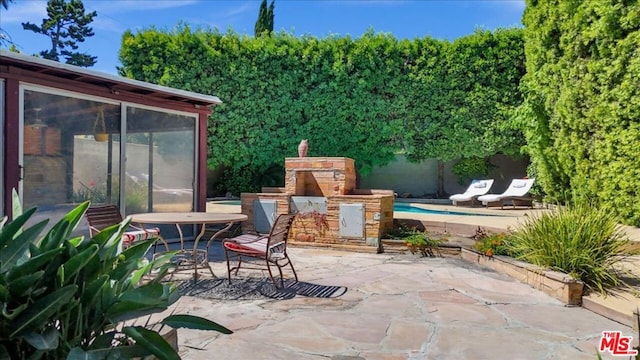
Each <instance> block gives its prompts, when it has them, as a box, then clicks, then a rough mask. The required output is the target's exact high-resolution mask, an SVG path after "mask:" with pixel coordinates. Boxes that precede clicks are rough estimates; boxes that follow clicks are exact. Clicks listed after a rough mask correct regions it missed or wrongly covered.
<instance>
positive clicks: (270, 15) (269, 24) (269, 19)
mask: <svg viewBox="0 0 640 360" xmlns="http://www.w3.org/2000/svg"><path fill="white" fill-rule="evenodd" d="M274 3H275V0H272V1H271V5H269V11H268V12H267V30H269V34H271V33H272V32H273V9H274V8H275V4H274Z"/></svg>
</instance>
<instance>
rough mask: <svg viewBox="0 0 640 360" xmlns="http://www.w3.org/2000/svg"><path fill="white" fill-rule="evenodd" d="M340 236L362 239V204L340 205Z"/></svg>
mask: <svg viewBox="0 0 640 360" xmlns="http://www.w3.org/2000/svg"><path fill="white" fill-rule="evenodd" d="M340 236H343V237H352V238H364V204H340Z"/></svg>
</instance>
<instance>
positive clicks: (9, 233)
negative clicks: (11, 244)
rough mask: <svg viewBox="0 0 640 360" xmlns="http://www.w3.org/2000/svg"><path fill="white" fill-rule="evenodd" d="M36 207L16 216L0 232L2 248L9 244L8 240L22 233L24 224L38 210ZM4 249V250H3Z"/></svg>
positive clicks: (0, 245) (0, 246) (0, 247)
mask: <svg viewBox="0 0 640 360" xmlns="http://www.w3.org/2000/svg"><path fill="white" fill-rule="evenodd" d="M36 210H37V209H36V208H35V207H34V208H31V209H29V210H27V211H26V212H25V213H23V214H22V215H20V216H18V217H17V218H14V219H13V221H11V222H10V223H8V224H7V225H6V226H5V227H4V228H3V229H2V232H0V249H4V248H5V246H7V242H8V241H10V240H12V239H13V238H14V237H16V235H17V234H19V233H20V229H21V228H22V226H23V225H24V224H25V223H26V222H27V221H28V220H29V218H31V215H33V213H35V212H36ZM3 251H4V250H3Z"/></svg>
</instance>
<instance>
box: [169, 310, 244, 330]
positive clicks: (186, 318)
mask: <svg viewBox="0 0 640 360" xmlns="http://www.w3.org/2000/svg"><path fill="white" fill-rule="evenodd" d="M162 323H163V324H165V325H169V326H171V327H172V328H174V329H178V328H187V329H197V330H211V331H217V332H220V333H223V334H233V331H231V330H229V329H227V328H226V327H224V326H222V325H220V324H217V323H215V322H213V321H211V320H209V319H205V318H203V317H199V316H193V315H182V314H178V315H169V316H167V317H166V318H164V319H163V320H162Z"/></svg>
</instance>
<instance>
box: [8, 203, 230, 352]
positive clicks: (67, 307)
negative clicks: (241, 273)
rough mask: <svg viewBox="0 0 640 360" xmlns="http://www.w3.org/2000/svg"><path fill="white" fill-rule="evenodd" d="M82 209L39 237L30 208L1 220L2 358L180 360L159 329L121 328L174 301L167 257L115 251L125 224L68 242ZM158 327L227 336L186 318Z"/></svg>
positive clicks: (139, 249)
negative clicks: (167, 276) (148, 359)
mask: <svg viewBox="0 0 640 360" xmlns="http://www.w3.org/2000/svg"><path fill="white" fill-rule="evenodd" d="M14 197H16V195H15V194H14ZM88 207H89V202H88V201H87V202H84V203H82V204H80V205H79V206H77V207H76V208H75V209H73V210H72V211H70V212H69V213H68V214H66V215H65V216H64V217H63V218H62V219H61V220H60V221H59V222H58V223H57V224H55V225H54V226H53V227H52V228H51V230H49V231H48V232H47V233H46V234H44V236H40V233H41V232H42V231H43V229H44V228H45V226H46V224H47V222H48V220H44V221H42V222H39V223H37V224H35V225H33V226H30V227H28V228H23V227H24V224H25V223H26V222H27V220H29V218H30V217H31V216H32V215H33V214H34V212H35V211H36V209H35V208H31V209H29V210H26V211H25V212H24V213H22V214H19V215H17V216H15V217H14V220H13V221H11V222H8V223H7V218H6V217H5V218H4V219H3V220H2V221H1V222H0V303H1V304H2V307H3V311H2V312H0V358H2V359H8V358H20V359H26V358H44V359H64V358H67V359H75V358H78V359H79V358H82V359H106V358H109V359H111V358H114V359H115V358H137V357H140V358H142V357H146V356H149V355H153V356H155V357H156V358H158V359H179V356H178V354H177V352H176V349H174V348H173V347H171V346H170V345H169V343H168V342H167V341H166V340H165V339H164V338H163V337H162V336H161V335H160V334H159V332H158V331H159V330H156V329H157V327H147V326H144V327H143V326H127V325H123V324H125V321H127V320H131V319H136V318H139V317H141V316H145V315H149V314H152V313H156V312H160V311H163V310H165V309H167V307H168V306H169V305H171V304H172V303H174V302H175V301H176V300H177V299H178V298H179V294H178V292H177V289H176V286H175V285H173V284H171V283H165V282H161V279H162V278H163V277H164V275H165V274H166V273H167V271H168V270H169V269H170V268H171V266H172V265H171V263H170V258H171V256H172V255H171V254H167V255H165V256H162V257H158V258H157V259H154V260H147V259H146V258H145V254H146V253H147V251H148V250H149V248H150V247H151V246H152V244H153V242H154V241H153V240H149V241H141V242H139V243H137V244H135V245H133V246H131V247H128V248H127V249H125V250H124V251H123V252H122V253H118V245H119V243H120V241H121V239H122V233H123V231H124V230H125V229H126V228H127V226H128V224H129V219H126V220H125V221H123V222H122V223H121V224H118V225H114V226H111V227H109V228H106V229H104V230H103V231H101V232H99V233H97V234H95V235H94V236H93V237H92V238H85V237H83V236H79V237H75V236H72V235H71V233H72V231H73V230H74V229H75V228H76V226H77V225H78V223H79V222H80V220H81V219H82V217H83V215H84V213H85V211H86V210H87V208H88ZM14 208H15V209H17V210H18V211H17V212H18V213H20V212H21V211H20V209H19V207H16V206H15V205H14ZM143 278H144V281H142V280H143ZM160 324H161V325H163V326H170V327H173V328H179V327H188V328H195V329H203V330H214V331H218V332H221V333H225V334H229V333H231V331H230V330H228V329H227V328H225V327H223V326H221V325H218V324H216V323H214V322H212V321H209V320H207V319H204V318H200V317H194V316H189V315H171V316H168V317H166V318H164V319H163V320H162V321H161V322H160Z"/></svg>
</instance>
